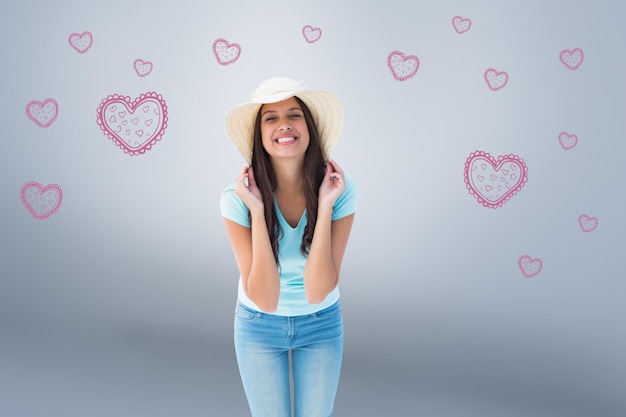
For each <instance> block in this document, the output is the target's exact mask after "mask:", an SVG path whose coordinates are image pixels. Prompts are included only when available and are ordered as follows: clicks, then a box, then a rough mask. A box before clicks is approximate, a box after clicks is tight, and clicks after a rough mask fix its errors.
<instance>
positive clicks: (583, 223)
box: [578, 214, 598, 233]
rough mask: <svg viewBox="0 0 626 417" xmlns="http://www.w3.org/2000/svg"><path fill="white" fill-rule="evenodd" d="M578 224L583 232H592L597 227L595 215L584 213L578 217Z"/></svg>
mask: <svg viewBox="0 0 626 417" xmlns="http://www.w3.org/2000/svg"><path fill="white" fill-rule="evenodd" d="M578 224H579V225H580V228H581V229H582V230H583V232H585V233H589V232H593V231H594V230H596V227H598V219H597V218H596V217H591V216H587V215H586V214H583V215H581V216H580V217H579V218H578Z"/></svg>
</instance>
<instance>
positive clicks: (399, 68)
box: [387, 51, 420, 81]
mask: <svg viewBox="0 0 626 417" xmlns="http://www.w3.org/2000/svg"><path fill="white" fill-rule="evenodd" d="M387 66H388V67H389V70H390V71H391V74H392V75H393V78H395V79H396V80H398V81H406V80H408V79H409V78H411V77H413V76H414V75H415V74H417V70H418V69H419V67H420V60H419V58H418V57H416V56H415V55H404V54H403V53H402V52H400V51H393V52H391V53H390V54H389V56H388V57H387Z"/></svg>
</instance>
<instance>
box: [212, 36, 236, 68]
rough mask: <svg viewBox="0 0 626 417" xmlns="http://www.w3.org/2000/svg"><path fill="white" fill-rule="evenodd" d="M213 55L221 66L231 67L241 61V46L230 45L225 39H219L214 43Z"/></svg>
mask: <svg viewBox="0 0 626 417" xmlns="http://www.w3.org/2000/svg"><path fill="white" fill-rule="evenodd" d="M213 54H214V55H215V59H217V62H218V63H219V64H220V65H230V64H232V63H233V62H235V61H237V60H238V59H239V55H240V54H241V46H239V44H237V43H230V42H228V41H227V40H226V39H224V38H219V39H217V40H216V41H215V42H213Z"/></svg>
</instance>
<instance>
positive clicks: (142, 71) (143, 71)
mask: <svg viewBox="0 0 626 417" xmlns="http://www.w3.org/2000/svg"><path fill="white" fill-rule="evenodd" d="M133 67H134V68H135V72H136V73H137V75H138V76H140V77H145V76H146V75H148V74H150V73H151V72H152V62H150V61H144V60H142V59H139V58H137V59H136V60H135V62H134V63H133Z"/></svg>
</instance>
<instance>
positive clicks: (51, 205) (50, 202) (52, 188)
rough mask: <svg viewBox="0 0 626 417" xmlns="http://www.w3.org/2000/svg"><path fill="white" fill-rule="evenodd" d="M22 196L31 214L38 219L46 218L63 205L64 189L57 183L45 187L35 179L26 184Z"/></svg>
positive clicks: (21, 192)
mask: <svg viewBox="0 0 626 417" xmlns="http://www.w3.org/2000/svg"><path fill="white" fill-rule="evenodd" d="M20 198H21V199H22V202H23V203H24V206H26V208H27V209H28V211H29V212H30V214H31V215H32V216H33V217H34V218H35V219H37V220H45V219H47V218H48V217H50V216H52V215H53V214H54V213H56V212H57V210H59V207H61V202H62V201H63V191H62V190H61V187H59V186H58V185H56V184H50V185H46V186H45V187H44V186H42V185H41V184H39V183H38V182H35V181H30V182H27V183H26V184H24V186H23V187H22V190H21V191H20Z"/></svg>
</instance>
